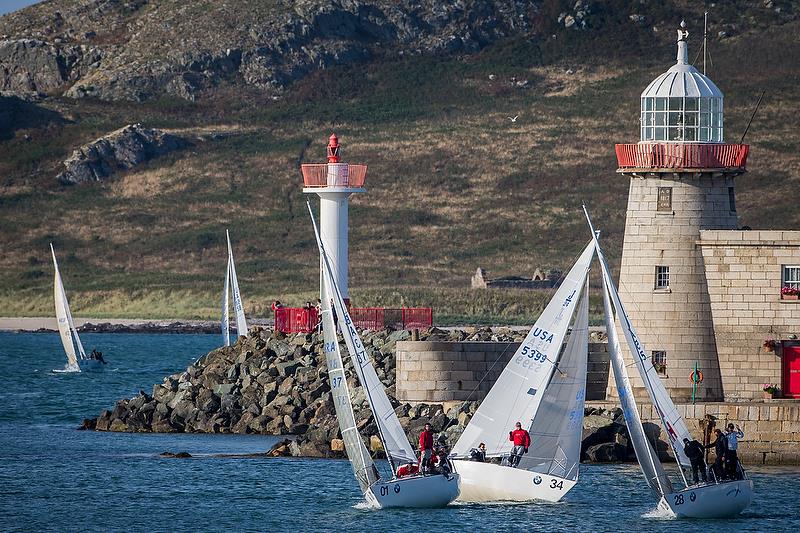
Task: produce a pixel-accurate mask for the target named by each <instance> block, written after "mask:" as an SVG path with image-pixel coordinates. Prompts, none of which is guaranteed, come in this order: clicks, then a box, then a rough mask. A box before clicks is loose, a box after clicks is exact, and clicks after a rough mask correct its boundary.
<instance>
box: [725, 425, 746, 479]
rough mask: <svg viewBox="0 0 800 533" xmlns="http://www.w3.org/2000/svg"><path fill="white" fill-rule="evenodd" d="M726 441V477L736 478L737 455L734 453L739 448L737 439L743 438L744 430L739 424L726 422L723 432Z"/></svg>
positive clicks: (737, 467) (737, 475) (737, 474)
mask: <svg viewBox="0 0 800 533" xmlns="http://www.w3.org/2000/svg"><path fill="white" fill-rule="evenodd" d="M725 438H726V439H727V441H728V451H727V452H726V453H725V466H726V467H727V471H728V477H729V478H731V479H738V477H739V473H738V469H739V456H738V455H737V453H736V450H737V448H739V439H743V438H744V432H743V431H742V430H741V428H739V426H734V425H733V424H728V432H727V433H726V434H725Z"/></svg>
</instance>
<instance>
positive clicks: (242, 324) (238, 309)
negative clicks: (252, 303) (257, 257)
mask: <svg viewBox="0 0 800 533" xmlns="http://www.w3.org/2000/svg"><path fill="white" fill-rule="evenodd" d="M225 238H226V239H227V241H228V271H229V272H230V279H231V291H232V293H233V294H232V296H233V312H234V314H235V315H236V333H237V334H238V335H239V336H240V337H246V336H247V321H246V320H245V317H244V305H243V304H242V295H241V294H240V293H239V279H238V278H237V277H236V264H235V263H234V261H233V247H231V237H230V235H229V234H228V230H225Z"/></svg>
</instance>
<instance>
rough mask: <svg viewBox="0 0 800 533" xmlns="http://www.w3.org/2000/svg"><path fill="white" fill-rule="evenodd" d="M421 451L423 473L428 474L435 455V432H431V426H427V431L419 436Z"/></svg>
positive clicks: (423, 431)
mask: <svg viewBox="0 0 800 533" xmlns="http://www.w3.org/2000/svg"><path fill="white" fill-rule="evenodd" d="M419 451H420V462H421V466H422V473H423V474H427V473H428V471H429V469H430V461H431V455H432V454H433V431H431V425H430V424H425V429H423V430H422V433H420V434H419Z"/></svg>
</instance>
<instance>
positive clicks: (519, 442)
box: [508, 429, 531, 448]
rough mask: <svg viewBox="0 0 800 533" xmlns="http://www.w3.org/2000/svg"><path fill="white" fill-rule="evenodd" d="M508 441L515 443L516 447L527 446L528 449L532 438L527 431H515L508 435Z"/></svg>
mask: <svg viewBox="0 0 800 533" xmlns="http://www.w3.org/2000/svg"><path fill="white" fill-rule="evenodd" d="M508 440H510V441H514V446H525V447H526V448H528V447H530V445H531V436H530V435H529V434H528V432H527V430H524V429H515V430H514V431H512V432H511V433H510V434H509V435H508Z"/></svg>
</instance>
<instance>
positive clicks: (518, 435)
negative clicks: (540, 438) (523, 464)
mask: <svg viewBox="0 0 800 533" xmlns="http://www.w3.org/2000/svg"><path fill="white" fill-rule="evenodd" d="M515 427H516V429H514V431H509V432H508V440H510V441H511V442H513V443H514V447H513V448H511V457H509V458H508V462H509V464H510V465H511V468H515V467H516V466H517V465H518V464H519V461H520V459H522V455H523V454H526V453H528V447H530V445H531V436H530V434H529V433H528V431H527V430H525V429H522V423H521V422H517V423H516V424H515Z"/></svg>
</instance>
